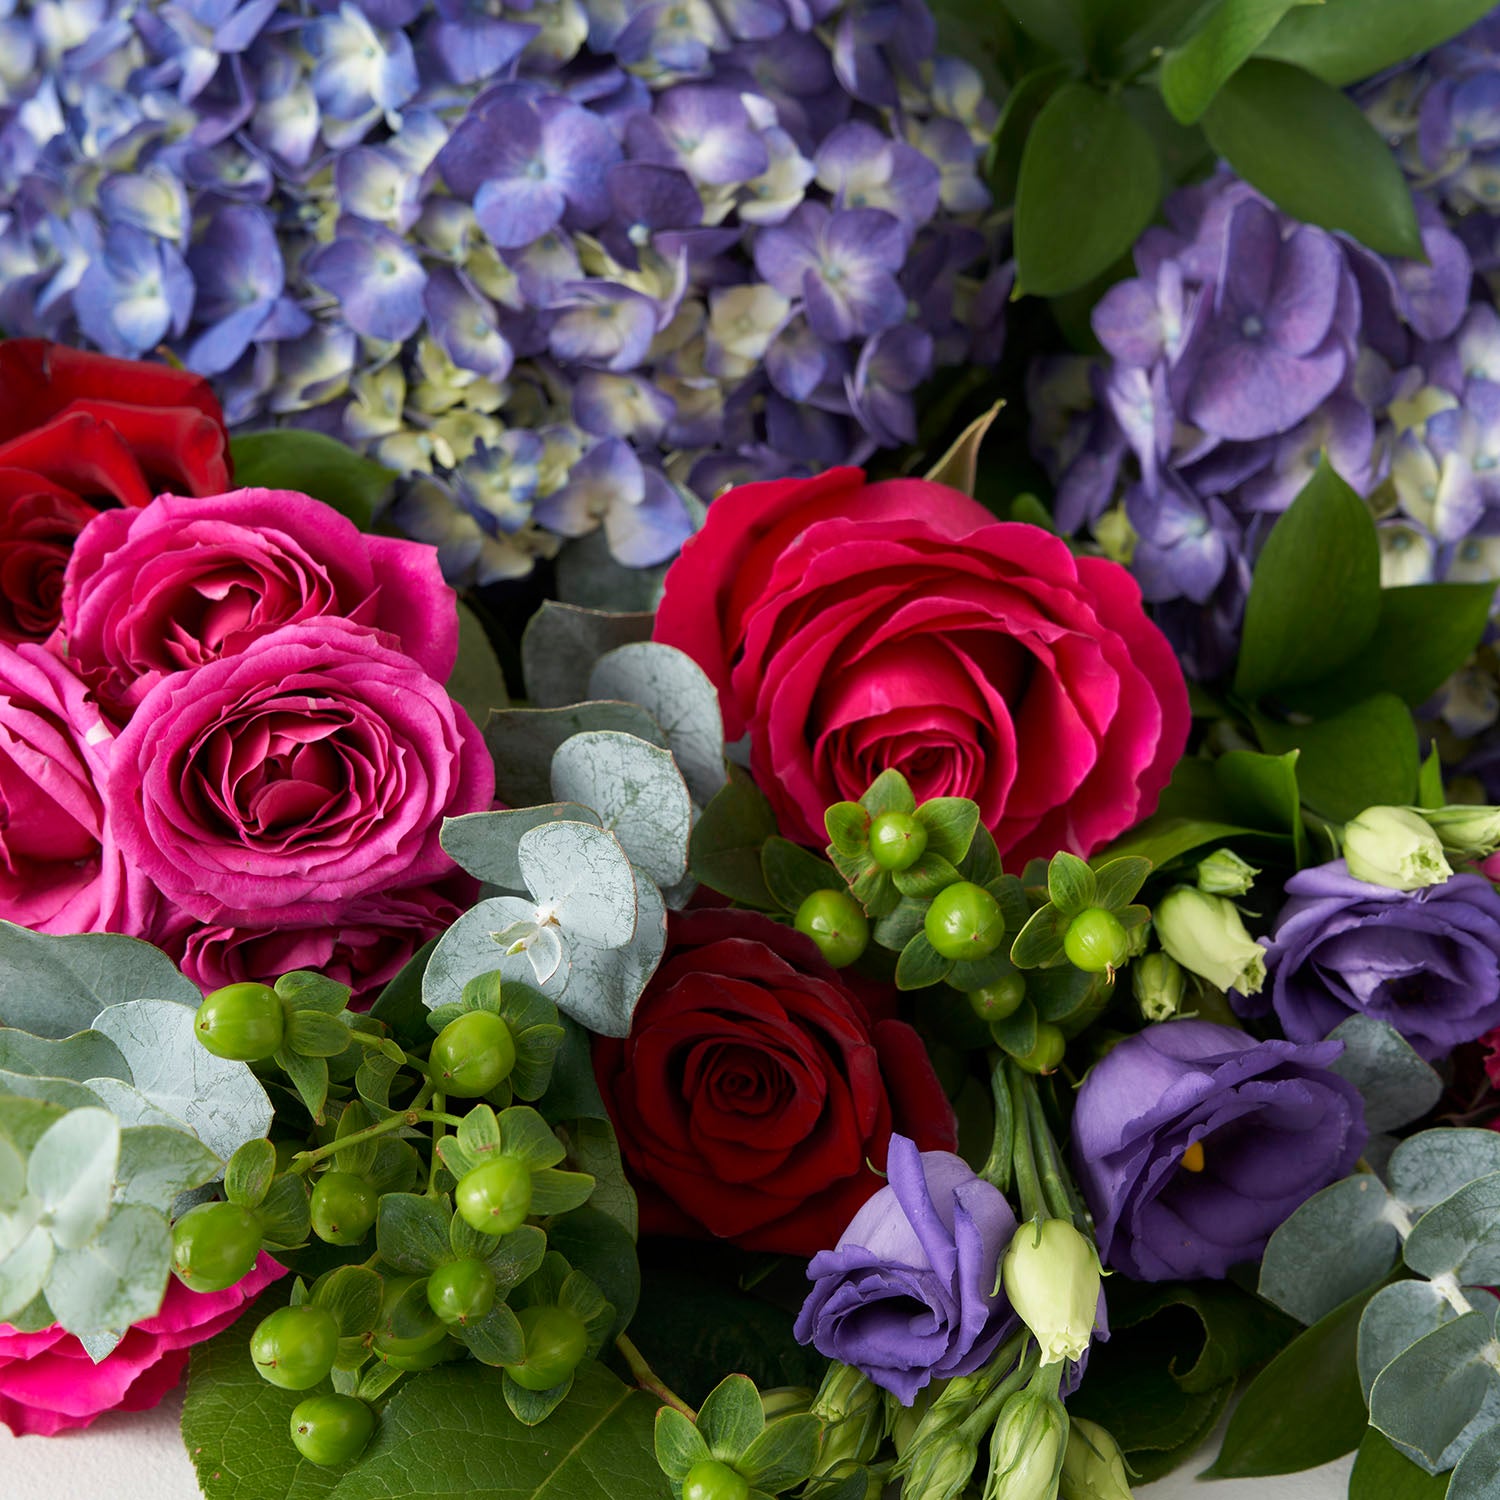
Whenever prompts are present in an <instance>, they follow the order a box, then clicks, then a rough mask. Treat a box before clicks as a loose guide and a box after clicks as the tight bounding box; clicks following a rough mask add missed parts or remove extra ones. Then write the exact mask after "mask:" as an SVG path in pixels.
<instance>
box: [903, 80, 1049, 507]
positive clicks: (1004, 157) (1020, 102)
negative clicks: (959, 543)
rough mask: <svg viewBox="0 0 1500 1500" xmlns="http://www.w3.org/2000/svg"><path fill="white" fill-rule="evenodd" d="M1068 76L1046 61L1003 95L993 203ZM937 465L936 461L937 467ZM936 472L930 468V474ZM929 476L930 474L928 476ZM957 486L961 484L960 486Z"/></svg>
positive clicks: (1008, 188) (993, 144)
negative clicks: (1032, 132) (1045, 107)
mask: <svg viewBox="0 0 1500 1500" xmlns="http://www.w3.org/2000/svg"><path fill="white" fill-rule="evenodd" d="M1071 76H1072V71H1071V69H1070V68H1069V67H1068V65H1067V64H1066V63H1049V64H1047V65H1046V66H1045V67H1041V68H1036V69H1034V70H1033V71H1032V72H1030V73H1027V74H1026V75H1025V77H1024V78H1021V79H1020V80H1019V81H1018V82H1017V83H1016V85H1015V86H1014V87H1013V88H1012V89H1011V91H1010V92H1009V93H1008V94H1007V95H1006V96H1005V103H1004V105H1003V106H1002V107H1001V110H1000V122H999V124H998V125H997V126H996V127H995V134H994V135H993V136H992V137H991V139H990V154H989V162H990V173H989V178H990V190H991V191H992V192H993V193H994V195H995V201H996V202H997V203H1002V204H1005V203H1011V202H1013V201H1014V200H1015V196H1016V183H1017V182H1018V181H1019V180H1020V176H1021V156H1022V154H1023V153H1024V151H1025V149H1026V142H1027V140H1028V139H1029V138H1030V136H1031V129H1032V126H1034V125H1035V124H1036V117H1037V116H1038V115H1039V114H1041V112H1042V108H1043V106H1044V105H1045V104H1046V103H1047V101H1048V100H1049V99H1050V98H1051V97H1052V96H1053V94H1055V93H1056V92H1057V90H1058V89H1059V88H1060V87H1061V86H1062V85H1063V84H1064V83H1066V82H1067V81H1068V79H1069V78H1070V77H1071ZM951 451H952V450H950V453H951ZM944 462H946V459H945V460H944ZM941 466H942V465H941V464H940V465H939V466H938V467H941ZM936 472H937V470H936V469H934V470H933V474H936ZM930 477H932V476H931V475H929V478H930ZM950 482H951V481H950ZM958 488H963V487H962V486H961V485H960V486H958ZM965 493H969V492H968V491H965Z"/></svg>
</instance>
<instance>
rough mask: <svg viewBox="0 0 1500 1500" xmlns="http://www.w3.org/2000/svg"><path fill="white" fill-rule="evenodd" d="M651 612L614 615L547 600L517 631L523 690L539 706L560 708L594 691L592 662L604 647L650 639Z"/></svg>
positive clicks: (602, 652) (619, 645)
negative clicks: (522, 629)
mask: <svg viewBox="0 0 1500 1500" xmlns="http://www.w3.org/2000/svg"><path fill="white" fill-rule="evenodd" d="M653 620H654V616H653V615H652V614H650V613H649V612H646V611H641V612H638V613H634V614H616V613H613V612H611V611H609V610H601V609H581V608H579V607H578V606H577V605H574V604H560V603H558V602H557V601H556V600H555V599H548V600H546V601H545V602H544V603H543V604H542V607H541V608H540V609H538V610H537V612H536V613H535V614H534V615H532V617H531V619H530V620H529V621H528V622H527V625H526V629H525V632H524V633H523V634H522V636H521V671H522V673H523V674H524V676H525V679H526V691H527V693H528V694H529V696H530V698H531V701H532V702H533V703H535V704H536V705H537V706H538V707H539V708H561V707H563V706H564V705H567V704H572V703H578V702H581V701H582V700H583V699H585V698H588V697H590V696H592V695H591V694H590V693H589V690H588V683H589V676H590V673H591V672H592V671H593V668H594V664H595V663H596V662H597V661H598V660H599V658H600V657H601V656H603V655H605V654H606V653H607V652H610V651H614V650H616V649H618V648H619V647H621V646H625V645H629V644H631V643H633V642H637V641H649V640H650V639H651V626H652V623H653Z"/></svg>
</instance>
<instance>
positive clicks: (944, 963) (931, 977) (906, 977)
mask: <svg viewBox="0 0 1500 1500" xmlns="http://www.w3.org/2000/svg"><path fill="white" fill-rule="evenodd" d="M952 972H953V960H952V959H951V958H944V957H943V956H942V954H941V953H939V952H938V951H937V949H936V948H934V947H933V946H932V944H931V943H930V942H928V941H927V934H926V933H925V932H919V933H917V934H916V936H915V937H913V938H912V939H911V941H910V942H909V943H907V945H906V946H905V947H904V948H903V949H902V950H901V956H900V958H898V959H897V960H896V988H897V989H898V990H925V989H926V988H927V987H928V986H929V985H933V984H939V983H941V982H942V981H943V980H944V979H946V978H947V977H948V976H949V975H950V974H951V973H952Z"/></svg>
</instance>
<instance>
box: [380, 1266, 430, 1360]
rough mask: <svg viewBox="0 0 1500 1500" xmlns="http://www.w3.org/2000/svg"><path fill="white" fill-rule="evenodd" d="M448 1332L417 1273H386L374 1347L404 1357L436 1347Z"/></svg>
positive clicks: (386, 1353) (384, 1352)
mask: <svg viewBox="0 0 1500 1500" xmlns="http://www.w3.org/2000/svg"><path fill="white" fill-rule="evenodd" d="M447 1336H448V1330H447V1328H446V1326H445V1325H444V1324H443V1323H442V1322H441V1321H440V1320H439V1318H438V1316H437V1314H436V1313H435V1312H434V1311H433V1309H432V1307H431V1305H430V1303H429V1302H428V1298H427V1287H426V1284H425V1281H424V1279H423V1278H422V1277H420V1276H387V1277H386V1278H385V1286H384V1289H383V1290H382V1293H381V1297H380V1316H379V1318H378V1319H377V1320H376V1324H375V1337H374V1340H373V1341H372V1342H373V1347H374V1349H375V1352H376V1353H377V1354H379V1355H381V1356H383V1357H389V1356H391V1355H395V1356H396V1358H397V1359H407V1358H410V1357H412V1356H415V1355H420V1354H425V1353H426V1352H427V1351H428V1350H429V1349H434V1348H436V1347H437V1346H438V1345H439V1344H441V1343H442V1342H443V1340H444V1339H446V1338H447Z"/></svg>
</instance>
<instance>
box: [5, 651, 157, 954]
mask: <svg viewBox="0 0 1500 1500" xmlns="http://www.w3.org/2000/svg"><path fill="white" fill-rule="evenodd" d="M113 741H114V730H113V729H112V728H111V726H110V725H109V724H108V723H106V722H105V720H104V719H103V718H102V717H101V715H100V712H99V708H98V706H97V705H96V704H95V702H94V700H93V699H92V698H91V697H90V696H89V691H88V688H87V687H86V686H85V685H84V684H83V683H82V682H80V681H79V679H78V678H77V677H75V676H74V675H73V673H72V672H71V671H70V670H69V668H68V667H67V666H66V664H64V663H63V662H61V661H59V660H58V659H57V658H56V657H55V656H53V655H51V654H50V653H49V652H47V651H44V650H43V649H42V648H41V647H40V646H35V645H31V644H24V645H20V646H14V647H13V646H7V645H0V917H3V918H4V919H5V920H6V921H8V922H16V923H19V924H20V925H21V926H23V927H31V928H34V929H35V930H36V931H38V932H55V933H68V932H104V931H109V932H124V933H128V934H129V935H131V936H132V937H143V936H148V935H149V934H150V933H151V932H152V930H153V928H154V925H155V920H156V916H157V908H158V905H159V898H158V896H157V893H156V890H155V888H154V887H153V886H152V885H151V883H150V881H148V880H147V879H146V878H145V877H144V876H143V875H141V874H140V873H139V872H138V871H137V870H135V869H134V868H132V866H131V865H130V864H129V863H128V862H127V861H126V860H125V859H123V858H122V857H121V853H120V849H119V845H118V844H117V842H116V840H115V836H114V830H113V829H112V828H111V826H110V821H109V818H108V817H107V815H106V812H105V805H104V797H103V782H104V776H105V772H106V770H107V768H108V765H109V753H110V749H111V746H112V744H113Z"/></svg>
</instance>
